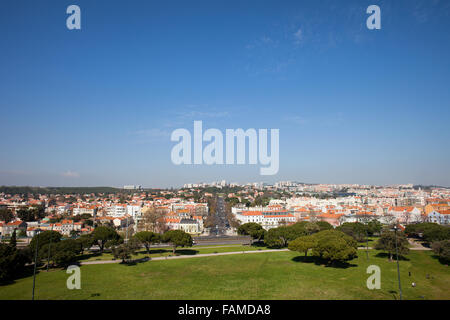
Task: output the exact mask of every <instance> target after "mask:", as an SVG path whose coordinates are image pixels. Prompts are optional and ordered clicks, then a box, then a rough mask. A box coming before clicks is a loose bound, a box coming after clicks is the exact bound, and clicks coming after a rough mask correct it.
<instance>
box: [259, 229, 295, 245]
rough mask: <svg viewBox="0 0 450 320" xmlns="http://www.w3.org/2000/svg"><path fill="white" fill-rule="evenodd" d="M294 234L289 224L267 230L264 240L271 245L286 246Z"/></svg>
mask: <svg viewBox="0 0 450 320" xmlns="http://www.w3.org/2000/svg"><path fill="white" fill-rule="evenodd" d="M292 234H293V232H292V229H291V228H290V227H287V226H281V227H278V228H272V229H270V230H269V231H267V233H266V235H265V237H264V242H265V243H266V245H267V246H269V247H286V246H287V245H288V241H289V240H291V239H292ZM292 240H293V239H292Z"/></svg>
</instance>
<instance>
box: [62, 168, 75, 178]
mask: <svg viewBox="0 0 450 320" xmlns="http://www.w3.org/2000/svg"><path fill="white" fill-rule="evenodd" d="M61 175H62V176H63V177H66V178H79V177H80V174H79V173H78V172H75V171H71V170H68V171H66V172H63V173H61Z"/></svg>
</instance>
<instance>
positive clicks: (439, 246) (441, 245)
mask: <svg viewBox="0 0 450 320" xmlns="http://www.w3.org/2000/svg"><path fill="white" fill-rule="evenodd" d="M431 248H432V249H433V251H434V252H435V253H436V254H437V255H438V256H439V260H440V261H442V262H443V263H449V262H450V240H442V241H436V242H433V244H432V245H431Z"/></svg>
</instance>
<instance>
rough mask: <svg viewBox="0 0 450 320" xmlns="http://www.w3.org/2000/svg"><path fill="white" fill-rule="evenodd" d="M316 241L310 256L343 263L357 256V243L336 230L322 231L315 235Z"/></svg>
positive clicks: (331, 262) (332, 262) (329, 261)
mask: <svg viewBox="0 0 450 320" xmlns="http://www.w3.org/2000/svg"><path fill="white" fill-rule="evenodd" d="M313 237H314V239H315V240H316V241H317V242H316V243H315V245H314V247H313V248H312V254H313V255H314V256H319V257H320V258H322V259H325V260H327V261H328V263H329V264H334V263H335V262H345V261H347V260H351V259H353V258H355V257H356V256H357V250H358V243H357V242H356V241H355V239H353V238H352V237H350V236H348V235H346V234H345V233H343V232H341V231H337V230H324V231H320V232H318V233H316V234H315V235H314V236H313Z"/></svg>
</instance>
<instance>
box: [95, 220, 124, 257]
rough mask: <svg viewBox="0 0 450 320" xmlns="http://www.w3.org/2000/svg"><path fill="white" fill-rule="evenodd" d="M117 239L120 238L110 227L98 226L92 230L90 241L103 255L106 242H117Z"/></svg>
mask: <svg viewBox="0 0 450 320" xmlns="http://www.w3.org/2000/svg"><path fill="white" fill-rule="evenodd" d="M119 238H120V236H119V234H118V233H117V232H116V230H114V229H112V228H110V227H105V226H98V227H97V228H95V229H94V232H92V239H93V240H94V242H95V243H96V244H97V245H98V246H99V247H100V253H103V250H104V248H105V245H106V243H107V242H108V241H118V240H119Z"/></svg>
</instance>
